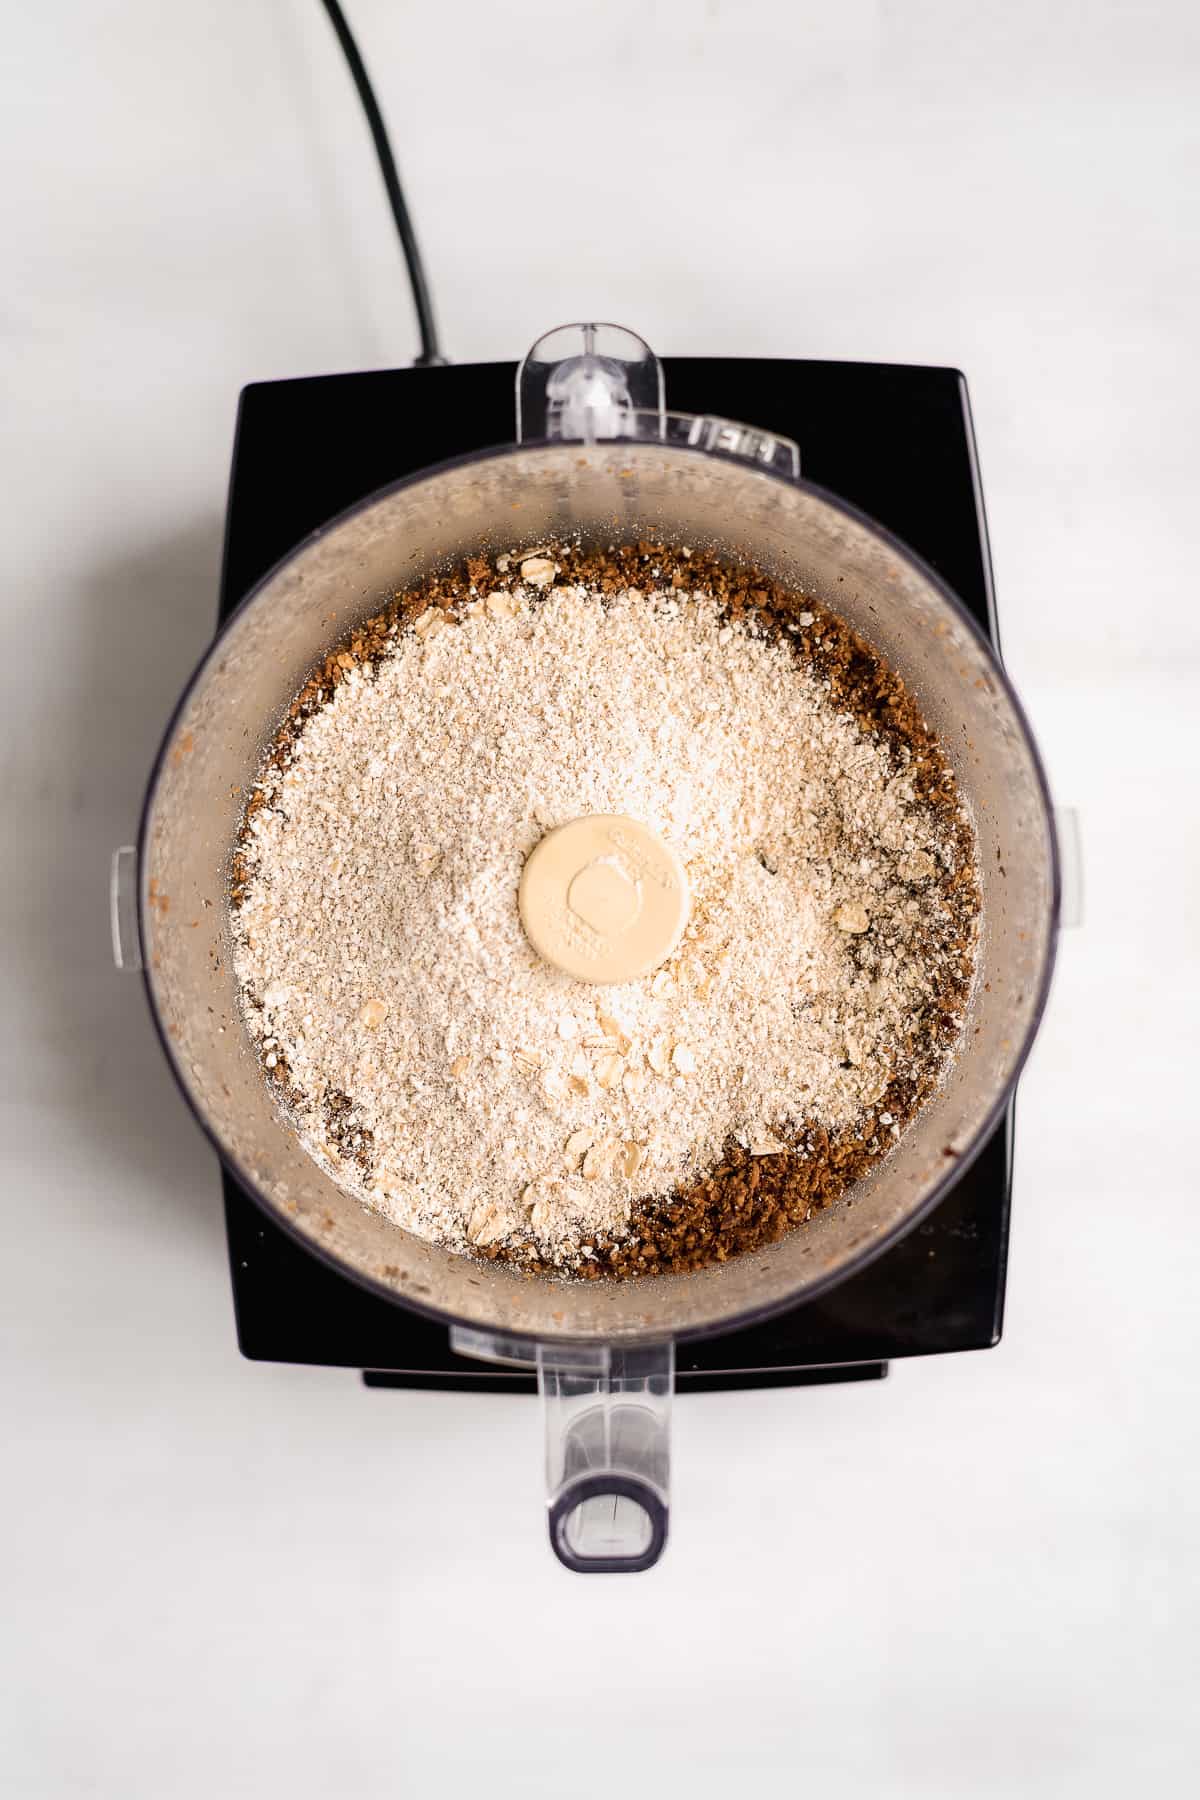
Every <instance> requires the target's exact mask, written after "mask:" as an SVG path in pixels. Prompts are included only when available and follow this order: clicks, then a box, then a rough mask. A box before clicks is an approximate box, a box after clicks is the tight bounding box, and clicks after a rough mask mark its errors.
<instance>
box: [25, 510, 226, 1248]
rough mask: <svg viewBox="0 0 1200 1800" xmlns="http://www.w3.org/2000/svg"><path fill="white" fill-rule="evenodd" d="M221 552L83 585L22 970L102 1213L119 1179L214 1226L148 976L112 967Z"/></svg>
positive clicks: (148, 561) (207, 1167)
mask: <svg viewBox="0 0 1200 1800" xmlns="http://www.w3.org/2000/svg"><path fill="white" fill-rule="evenodd" d="M220 542H221V539H220V526H219V524H218V522H217V521H216V520H214V519H205V520H202V521H198V522H196V523H194V524H192V525H190V526H187V527H185V528H183V529H181V530H180V531H178V532H176V533H174V534H172V535H169V536H166V537H159V538H157V539H149V540H148V541H146V542H143V543H136V544H133V545H131V546H130V548H129V550H128V552H127V553H126V554H124V555H122V556H119V557H115V558H111V559H109V560H107V561H105V562H103V563H101V564H100V565H98V566H97V567H96V568H95V570H94V572H92V573H90V574H85V575H84V576H83V578H82V584H81V585H82V588H83V592H82V593H81V594H80V595H79V598H78V611H77V614H76V633H75V636H74V639H73V651H74V656H75V659H76V661H75V668H74V678H75V698H76V702H77V703H76V704H68V705H65V706H64V707H63V708H62V711H61V713H60V715H59V720H58V737H59V741H58V743H57V746H56V754H55V757H54V765H55V771H56V774H55V775H52V776H51V777H49V779H50V781H51V783H52V784H54V785H57V786H58V787H59V791H58V793H57V794H56V795H55V796H54V799H56V800H57V803H58V805H57V811H58V815H59V818H60V820H61V824H62V829H61V830H60V831H59V832H57V833H55V834H54V835H52V836H50V837H48V838H45V839H44V840H43V851H44V855H43V858H42V860H41V864H40V873H41V881H40V883H39V884H38V888H36V889H35V891H34V893H33V895H32V896H31V899H32V902H33V905H32V911H33V922H34V926H35V929H34V930H32V931H31V932H29V933H28V934H27V936H26V940H25V946H24V955H23V959H22V963H21V965H20V968H19V970H18V981H19V982H20V984H21V985H22V986H23V988H24V990H25V996H26V999H25V1005H26V1006H27V1009H28V1017H29V1018H30V1019H31V1020H34V1021H43V1022H46V1028H45V1032H44V1035H43V1041H42V1044H41V1046H40V1048H41V1049H42V1051H43V1053H44V1054H45V1055H46V1056H47V1061H48V1065H49V1066H48V1068H47V1069H46V1071H45V1073H46V1074H47V1075H48V1077H49V1080H50V1082H51V1084H52V1091H53V1090H54V1089H56V1090H57V1091H59V1092H60V1093H62V1094H63V1097H64V1099H68V1100H69V1118H70V1126H69V1129H70V1132H71V1134H72V1137H73V1138H74V1139H75V1140H76V1143H77V1147H78V1148H82V1149H83V1150H84V1151H85V1152H86V1151H87V1150H88V1149H89V1148H90V1149H91V1150H92V1152H93V1153H94V1156H95V1161H96V1167H97V1189H96V1193H97V1203H98V1204H104V1205H111V1204H112V1190H113V1187H114V1184H115V1183H117V1182H121V1183H124V1184H126V1187H127V1188H132V1190H133V1191H134V1192H137V1191H141V1192H142V1193H145V1194H147V1195H149V1196H150V1197H151V1198H154V1197H157V1198H158V1199H161V1202H162V1203H163V1205H164V1206H171V1207H178V1208H179V1209H180V1210H183V1211H184V1212H186V1213H188V1214H190V1215H193V1216H194V1215H195V1214H196V1213H197V1211H198V1210H199V1211H200V1212H202V1213H203V1214H207V1215H209V1217H210V1219H211V1217H215V1215H216V1196H217V1193H218V1186H217V1180H216V1168H215V1165H214V1163H213V1159H212V1156H211V1153H210V1152H209V1151H208V1149H207V1147H206V1146H205V1144H204V1142H203V1140H202V1138H201V1136H200V1133H199V1131H198V1130H197V1129H196V1128H195V1126H194V1125H193V1124H192V1122H191V1120H190V1118H189V1116H188V1113H187V1111H186V1108H185V1107H184V1105H183V1103H182V1100H181V1098H180V1096H179V1095H178V1093H177V1090H176V1088H175V1085H174V1082H173V1081H172V1079H171V1076H170V1073H169V1070H168V1068H167V1065H166V1061H165V1059H164V1057H163V1054H162V1051H161V1049H160V1047H159V1044H158V1040H157V1037H156V1035H155V1032H154V1029H153V1026H152V1023H151V1020H150V1016H149V1011H148V1008H147V1006H146V1002H145V996H144V993H143V991H142V987H141V982H140V980H139V979H138V978H137V977H136V976H133V975H130V974H120V973H118V972H117V970H116V969H115V968H114V967H113V963H112V954H111V944H110V939H109V914H108V878H109V866H110V858H111V853H112V851H113V850H114V849H115V848H116V847H117V845H118V844H120V843H122V842H126V843H128V842H132V841H133V840H134V837H135V834H136V829H137V821H138V816H139V812H140V807H141V798H142V793H143V791H144V788H145V784H146V780H147V778H148V775H149V772H150V767H151V763H152V759H153V756H154V752H155V749H156V746H157V742H158V739H159V737H160V735H161V733H162V730H163V727H164V725H165V723H166V720H167V718H168V717H169V715H170V712H171V709H172V707H173V706H174V703H175V701H176V699H177V697H178V695H179V692H180V690H181V688H182V686H183V684H184V682H185V681H186V679H187V676H188V674H189V672H190V670H191V667H192V665H193V663H194V661H195V659H196V657H197V656H198V655H199V653H200V651H201V649H202V647H203V645H204V643H205V641H206V640H207V638H208V637H209V636H210V635H211V632H212V629H213V626H214V622H215V617H216V600H217V575H218V569H219V559H220ZM34 1035H35V1036H36V1035H37V1034H36V1033H35V1034H34ZM79 1140H82V1143H79ZM209 1235H211V1234H209Z"/></svg>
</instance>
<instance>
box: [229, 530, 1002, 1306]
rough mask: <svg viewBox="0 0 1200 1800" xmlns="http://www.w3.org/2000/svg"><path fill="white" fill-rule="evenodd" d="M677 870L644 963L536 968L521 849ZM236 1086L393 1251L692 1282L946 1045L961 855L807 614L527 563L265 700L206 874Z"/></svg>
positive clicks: (881, 710) (903, 697) (574, 560)
mask: <svg viewBox="0 0 1200 1800" xmlns="http://www.w3.org/2000/svg"><path fill="white" fill-rule="evenodd" d="M609 813H621V814H627V815H630V816H631V817H633V818H635V819H637V820H640V821H642V822H644V824H645V825H647V826H648V827H649V828H650V829H651V830H652V831H653V832H655V833H656V834H657V835H658V836H659V837H660V838H661V839H662V840H663V841H665V842H666V843H669V844H670V845H671V846H672V847H673V848H674V850H675V851H676V852H677V854H678V855H679V857H680V858H681V859H682V861H683V863H684V864H685V865H686V869H687V874H688V879H689V882H690V886H691V895H692V905H691V913H690V919H689V923H688V926H687V930H686V932H685V934H684V937H683V939H682V942H681V943H680V944H679V946H678V949H677V950H676V951H675V952H674V954H673V955H672V956H671V958H670V960H669V962H667V963H666V964H665V965H664V966H663V967H661V968H659V969H658V970H657V971H655V972H654V973H652V974H650V975H648V976H646V977H644V978H642V979H640V980H637V981H631V982H627V983H624V984H621V985H616V986H595V985H592V984H589V983H586V982H581V981H577V980H574V979H572V978H570V977H569V976H566V975H564V974H562V973H560V972H559V971H557V970H555V969H554V968H552V967H550V966H549V965H548V964H547V963H545V962H543V961H542V960H541V959H540V958H539V957H538V956H537V955H536V953H535V952H534V950H533V949H532V947H531V945H530V944H529V942H528V940H527V939H526V937H525V934H524V932H523V930H522V926H521V923H520V919H519V916H518V910H517V892H518V886H519V883H520V878H521V872H522V867H523V864H524V862H525V859H526V857H527V856H528V855H529V853H530V851H531V850H532V849H533V848H534V846H535V845H536V844H537V843H538V842H539V841H540V840H541V838H542V837H543V836H544V834H545V833H546V832H547V831H548V830H551V829H553V828H554V827H556V826H559V825H562V824H565V823H567V822H568V821H570V820H572V819H576V818H579V817H581V816H584V815H588V814H609ZM231 900H232V906H233V920H234V938H235V954H236V963H237V969H238V974H239V978H240V983H241V988H242V993H243V997H244V1001H245V1007H246V1016H247V1019H248V1022H249V1026H250V1030H251V1032H252V1034H253V1036H254V1038H255V1040H256V1043H257V1046H258V1049H259V1053H260V1056H261V1059H262V1062H263V1065H264V1067H265V1069H266V1071H267V1073H268V1076H269V1077H270V1079H271V1080H272V1082H273V1083H274V1084H275V1087H276V1090H277V1092H278V1094H279V1097H280V1099H281V1101H282V1102H283V1103H284V1104H285V1105H286V1107H287V1108H288V1110H289V1112H290V1114H291V1116H292V1117H293V1119H294V1121H295V1123H296V1126H297V1128H298V1130H299V1131H300V1132H301V1134H302V1136H303V1138H304V1140H305V1142H306V1143H307V1145H308V1147H309V1148H310V1149H311V1150H312V1152H313V1153H314V1155H316V1156H317V1158H318V1159H319V1160H321V1161H322V1162H323V1163H324V1164H325V1165H326V1166H327V1167H329V1168H330V1169H331V1171H332V1172H333V1173H334V1174H335V1175H336V1177H337V1178H338V1180H339V1181H340V1182H341V1183H342V1184H343V1185H344V1186H347V1187H349V1188H351V1189H352V1190H353V1191H355V1192H356V1193H358V1194H359V1195H360V1196H361V1197H362V1198H364V1199H365V1200H367V1201H368V1202H369V1203H370V1204H371V1205H372V1206H374V1207H376V1208H378V1209H379V1210H380V1211H382V1212H384V1213H385V1214H387V1216H389V1217H390V1218H392V1219H394V1220H396V1221H397V1223H399V1224H400V1225H402V1226H405V1227H406V1228H408V1229H410V1230H413V1231H416V1232H419V1233H420V1234H421V1235H423V1236H425V1237H428V1238H432V1239H434V1240H436V1241H438V1242H440V1243H444V1244H446V1245H448V1246H450V1247H451V1248H454V1249H457V1250H464V1251H470V1252H471V1253H473V1254H478V1255H483V1256H486V1257H488V1258H491V1259H495V1258H504V1259H506V1260H511V1261H514V1262H516V1263H518V1264H519V1265H520V1266H522V1267H525V1268H527V1269H529V1270H531V1271H536V1272H556V1273H560V1274H571V1275H577V1276H586V1277H592V1278H594V1277H597V1276H628V1275H643V1274H646V1273H648V1272H652V1271H657V1270H662V1269H671V1270H681V1269H689V1268H695V1267H699V1266H701V1265H702V1264H704V1263H707V1262H711V1261H714V1260H719V1261H723V1260H725V1259H726V1258H728V1257H729V1256H731V1255H733V1254H736V1253H737V1252H739V1251H742V1250H746V1249H750V1248H753V1247H754V1246H756V1245H759V1244H762V1243H765V1242H769V1241H772V1240H774V1239H775V1238H778V1237H779V1236H780V1235H781V1234H782V1233H783V1232H784V1231H785V1230H787V1229H788V1228H789V1227H791V1226H793V1225H795V1224H798V1223H800V1222H802V1221H803V1220H804V1219H806V1218H808V1217H810V1216H811V1214H812V1213H813V1212H814V1211H815V1210H817V1209H819V1208H821V1207H824V1206H827V1205H828V1204H830V1203H831V1202H832V1201H833V1200H834V1199H836V1197H837V1196H838V1194H840V1193H841V1192H842V1191H843V1190H844V1189H845V1188H846V1187H847V1186H848V1185H849V1184H850V1183H852V1182H853V1181H854V1180H856V1179H857V1178H858V1177H859V1176H860V1175H861V1174H862V1173H863V1172H864V1171H865V1170H866V1169H867V1168H868V1167H870V1166H871V1164H872V1163H874V1162H876V1161H878V1160H879V1158H880V1157H882V1156H884V1155H885V1154H886V1153H887V1151H888V1150H889V1149H890V1147H891V1146H892V1144H893V1143H894V1142H895V1140H896V1138H897V1137H898V1136H899V1135H900V1133H901V1131H902V1130H903V1128H904V1125H905V1124H906V1123H907V1121H908V1120H909V1119H911V1118H912V1116H913V1115H914V1113H915V1112H916V1111H917V1110H918V1108H919V1107H920V1105H921V1104H922V1102H923V1100H924V1099H925V1097H926V1096H927V1095H928V1094H929V1092H930V1091H931V1089H932V1088H933V1087H934V1086H935V1085H936V1083H937V1081H938V1079H939V1078H940V1075H941V1074H942V1072H943V1070H944V1067H945V1064H946V1060H947V1058H948V1056H949V1055H950V1054H951V1052H952V1050H953V1047H954V1044H955V1042H956V1039H957V1036H958V1033H959V1030H960V1028H961V1024H962V1019H963V1014H964V1010H965V1006H966V1001H967V997H968V994H969V989H970V983H971V977H972V969H973V962H974V947H975V933H976V920H977V915H978V910H979V895H978V887H977V883H976V879H975V872H974V842H973V833H972V831H971V828H970V825H969V823H968V821H967V818H966V816H965V814H964V812H963V810H962V807H961V804H960V801H959V798H958V795H957V790H956V787H955V783H954V778H953V775H952V773H951V771H950V768H949V766H948V764H947V762H946V760H945V758H944V756H943V755H942V754H941V752H940V750H939V748H938V745H937V742H936V740H935V739H934V737H933V735H932V734H931V732H930V731H929V729H928V728H927V727H926V726H925V724H924V722H923V721H922V719H921V717H920V715H919V713H918V711H917V709H916V708H915V706H914V704H913V702H912V701H911V699H910V697H909V696H908V694H907V692H906V690H905V689H904V687H903V685H902V683H901V682H900V681H899V680H898V678H897V677H896V676H894V675H893V674H891V673H890V672H889V671H888V670H887V669H886V668H885V667H884V666H883V665H882V664H881V663H880V661H879V659H878V658H877V657H876V656H875V654H874V653H873V652H872V651H871V650H870V648H869V647H868V646H867V645H866V643H865V642H864V641H863V640H862V639H861V638H860V637H858V636H857V635H856V634H855V633H854V632H853V631H852V630H851V629H850V628H849V627H848V626H847V625H846V624H845V623H844V622H843V621H841V620H840V619H838V618H837V616H836V615H835V614H833V613H831V612H830V611H829V610H828V609H826V608H825V607H823V606H822V605H821V604H820V603H818V602H816V601H814V600H809V599H805V598H804V597H802V596H798V595H796V594H793V593H789V592H786V591H785V590H783V589H781V588H779V587H777V586H775V585H774V584H772V583H771V582H769V581H766V580H765V579H764V578H763V577H762V576H761V575H759V574H758V573H757V572H755V571H753V570H749V571H747V570H745V569H742V570H737V569H731V568H729V567H727V566H725V565H723V564H720V563H718V562H717V561H716V560H715V559H713V558H711V557H708V556H703V555H700V554H699V553H697V554H692V553H691V552H689V551H687V550H679V551H673V550H668V549H666V548H664V547H663V546H661V545H653V544H642V545H639V546H636V547H635V546H629V547H625V548H622V549H617V550H612V551H608V552H596V551H590V552H585V551H582V550H579V549H564V548H563V547H561V546H550V547H546V546H539V547H536V549H530V550H527V551H525V552H522V553H521V554H520V555H519V556H518V555H516V554H514V555H512V556H500V557H498V558H497V559H496V560H495V562H494V563H493V562H491V561H488V560H485V559H483V558H473V559H471V561H470V562H469V563H468V564H467V565H466V567H465V568H464V569H462V570H459V571H455V572H453V573H452V574H449V575H446V576H443V577H440V578H436V579H433V580H431V581H429V582H427V583H425V584H424V586H423V587H422V588H421V589H420V590H417V591H414V592H413V593H411V594H404V595H398V596H397V597H396V599H395V601H394V602H393V603H392V604H391V605H389V606H388V607H387V608H386V609H385V610H384V611H382V612H381V613H380V614H378V615H377V617H375V618H374V619H372V620H370V621H369V622H368V623H367V624H366V625H364V626H362V627H360V628H359V629H358V630H357V631H356V632H355V633H354V635H353V637H352V638H351V639H350V640H349V641H348V642H347V643H346V644H345V645H343V646H341V647H340V648H339V649H338V650H337V651H335V652H333V653H332V654H331V655H330V656H329V657H328V658H327V659H326V661H325V662H324V664H323V665H322V666H321V667H320V668H319V669H318V670H317V671H316V672H315V673H314V675H313V676H312V678H311V679H310V681H309V682H308V684H307V686H306V687H305V688H304V690H303V691H302V692H301V694H300V695H298V696H297V698H296V700H295V701H294V702H293V703H292V706H291V708H290V711H289V714H288V717H287V719H286V720H285V722H284V724H283V726H282V728H281V729H280V731H279V732H278V734H277V736H276V738H275V740H274V743H273V744H272V746H271V748H270V751H269V754H268V757H267V760H266V764H265V767H264V770H263V772H262V776H261V779H260V781H259V783H258V785H257V787H256V789H255V791H254V793H253V796H252V798H251V800H250V803H249V805H248V807H247V809H246V816H245V820H244V824H243V828H242V831H241V834H240V837H239V841H238V846H237V849H236V852H235V855H234V858H233V868H232V886H231Z"/></svg>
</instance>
